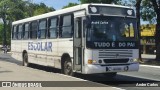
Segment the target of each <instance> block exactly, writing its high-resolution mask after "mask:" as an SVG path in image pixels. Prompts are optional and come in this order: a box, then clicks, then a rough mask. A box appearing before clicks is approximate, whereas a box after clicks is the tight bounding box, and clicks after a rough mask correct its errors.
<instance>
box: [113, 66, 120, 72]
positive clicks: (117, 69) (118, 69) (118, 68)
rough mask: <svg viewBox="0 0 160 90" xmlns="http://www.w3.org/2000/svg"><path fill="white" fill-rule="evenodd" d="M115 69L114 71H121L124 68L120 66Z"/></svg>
mask: <svg viewBox="0 0 160 90" xmlns="http://www.w3.org/2000/svg"><path fill="white" fill-rule="evenodd" d="M113 70H114V71H121V70H122V69H121V68H120V67H114V68H113Z"/></svg>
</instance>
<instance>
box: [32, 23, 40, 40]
mask: <svg viewBox="0 0 160 90" xmlns="http://www.w3.org/2000/svg"><path fill="white" fill-rule="evenodd" d="M37 30H38V22H37V21H33V22H31V29H30V38H31V39H36V38H37Z"/></svg>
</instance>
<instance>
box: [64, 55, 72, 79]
mask: <svg viewBox="0 0 160 90" xmlns="http://www.w3.org/2000/svg"><path fill="white" fill-rule="evenodd" d="M62 65H63V66H62V73H63V74H65V75H69V76H73V75H74V73H73V69H72V62H71V59H70V58H69V57H66V58H65V60H64V61H63V62H62Z"/></svg>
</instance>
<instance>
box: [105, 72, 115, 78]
mask: <svg viewBox="0 0 160 90" xmlns="http://www.w3.org/2000/svg"><path fill="white" fill-rule="evenodd" d="M103 75H105V76H106V77H110V78H114V77H116V75H117V72H111V73H103Z"/></svg>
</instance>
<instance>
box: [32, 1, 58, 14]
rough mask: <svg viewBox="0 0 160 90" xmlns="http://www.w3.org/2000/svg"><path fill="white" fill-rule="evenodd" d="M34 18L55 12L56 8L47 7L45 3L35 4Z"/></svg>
mask: <svg viewBox="0 0 160 90" xmlns="http://www.w3.org/2000/svg"><path fill="white" fill-rule="evenodd" d="M33 8H34V11H33V16H35V15H40V14H44V13H48V12H51V11H55V9H54V8H52V7H48V6H46V5H45V4H44V3H40V4H33Z"/></svg>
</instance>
